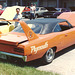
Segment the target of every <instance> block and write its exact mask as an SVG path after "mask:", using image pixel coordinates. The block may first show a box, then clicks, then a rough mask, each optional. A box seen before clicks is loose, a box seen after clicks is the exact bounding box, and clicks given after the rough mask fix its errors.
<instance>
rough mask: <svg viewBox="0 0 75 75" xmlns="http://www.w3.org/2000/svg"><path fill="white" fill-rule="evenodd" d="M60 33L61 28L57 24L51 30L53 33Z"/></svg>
mask: <svg viewBox="0 0 75 75" xmlns="http://www.w3.org/2000/svg"><path fill="white" fill-rule="evenodd" d="M60 31H61V28H60V26H59V24H57V25H56V26H55V28H54V30H53V32H60Z"/></svg>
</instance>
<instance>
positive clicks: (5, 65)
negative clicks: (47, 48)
mask: <svg viewBox="0 0 75 75" xmlns="http://www.w3.org/2000/svg"><path fill="white" fill-rule="evenodd" d="M0 75H59V74H56V73H52V72H45V71H39V70H36V68H34V67H28V66H24V67H21V66H18V65H16V64H12V63H9V62H3V61H0Z"/></svg>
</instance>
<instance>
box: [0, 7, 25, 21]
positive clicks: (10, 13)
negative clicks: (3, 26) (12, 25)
mask: <svg viewBox="0 0 75 75" xmlns="http://www.w3.org/2000/svg"><path fill="white" fill-rule="evenodd" d="M16 8H20V13H22V11H23V9H24V8H25V7H21V6H12V7H7V8H6V9H5V10H4V12H3V13H2V15H1V16H0V18H4V19H6V20H13V18H14V16H15V15H16Z"/></svg>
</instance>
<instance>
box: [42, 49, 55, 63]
mask: <svg viewBox="0 0 75 75" xmlns="http://www.w3.org/2000/svg"><path fill="white" fill-rule="evenodd" d="M54 56H55V51H54V49H53V48H50V49H49V50H48V51H47V52H46V53H45V55H44V57H43V63H44V64H49V63H51V62H52V61H53V59H54Z"/></svg>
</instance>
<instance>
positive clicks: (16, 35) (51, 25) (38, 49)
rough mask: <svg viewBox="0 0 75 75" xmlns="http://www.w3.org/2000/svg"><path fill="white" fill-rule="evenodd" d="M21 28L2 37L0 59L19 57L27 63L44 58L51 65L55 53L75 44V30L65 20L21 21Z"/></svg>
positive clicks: (44, 61)
mask: <svg viewBox="0 0 75 75" xmlns="http://www.w3.org/2000/svg"><path fill="white" fill-rule="evenodd" d="M19 22H20V26H19V27H17V28H15V29H14V30H13V31H12V32H9V33H8V34H1V35H0V58H3V59H6V58H7V57H8V58H9V57H10V58H11V57H17V58H21V59H23V60H24V61H25V62H28V61H31V60H35V59H38V58H42V62H43V63H50V62H52V60H53V59H54V56H55V53H56V52H58V51H60V50H62V49H64V48H66V47H68V46H70V45H72V44H75V28H74V27H73V26H72V25H71V24H70V23H69V22H68V21H67V20H65V19H52V18H51V19H50V18H45V19H35V20H29V21H26V23H25V22H24V21H19Z"/></svg>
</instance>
